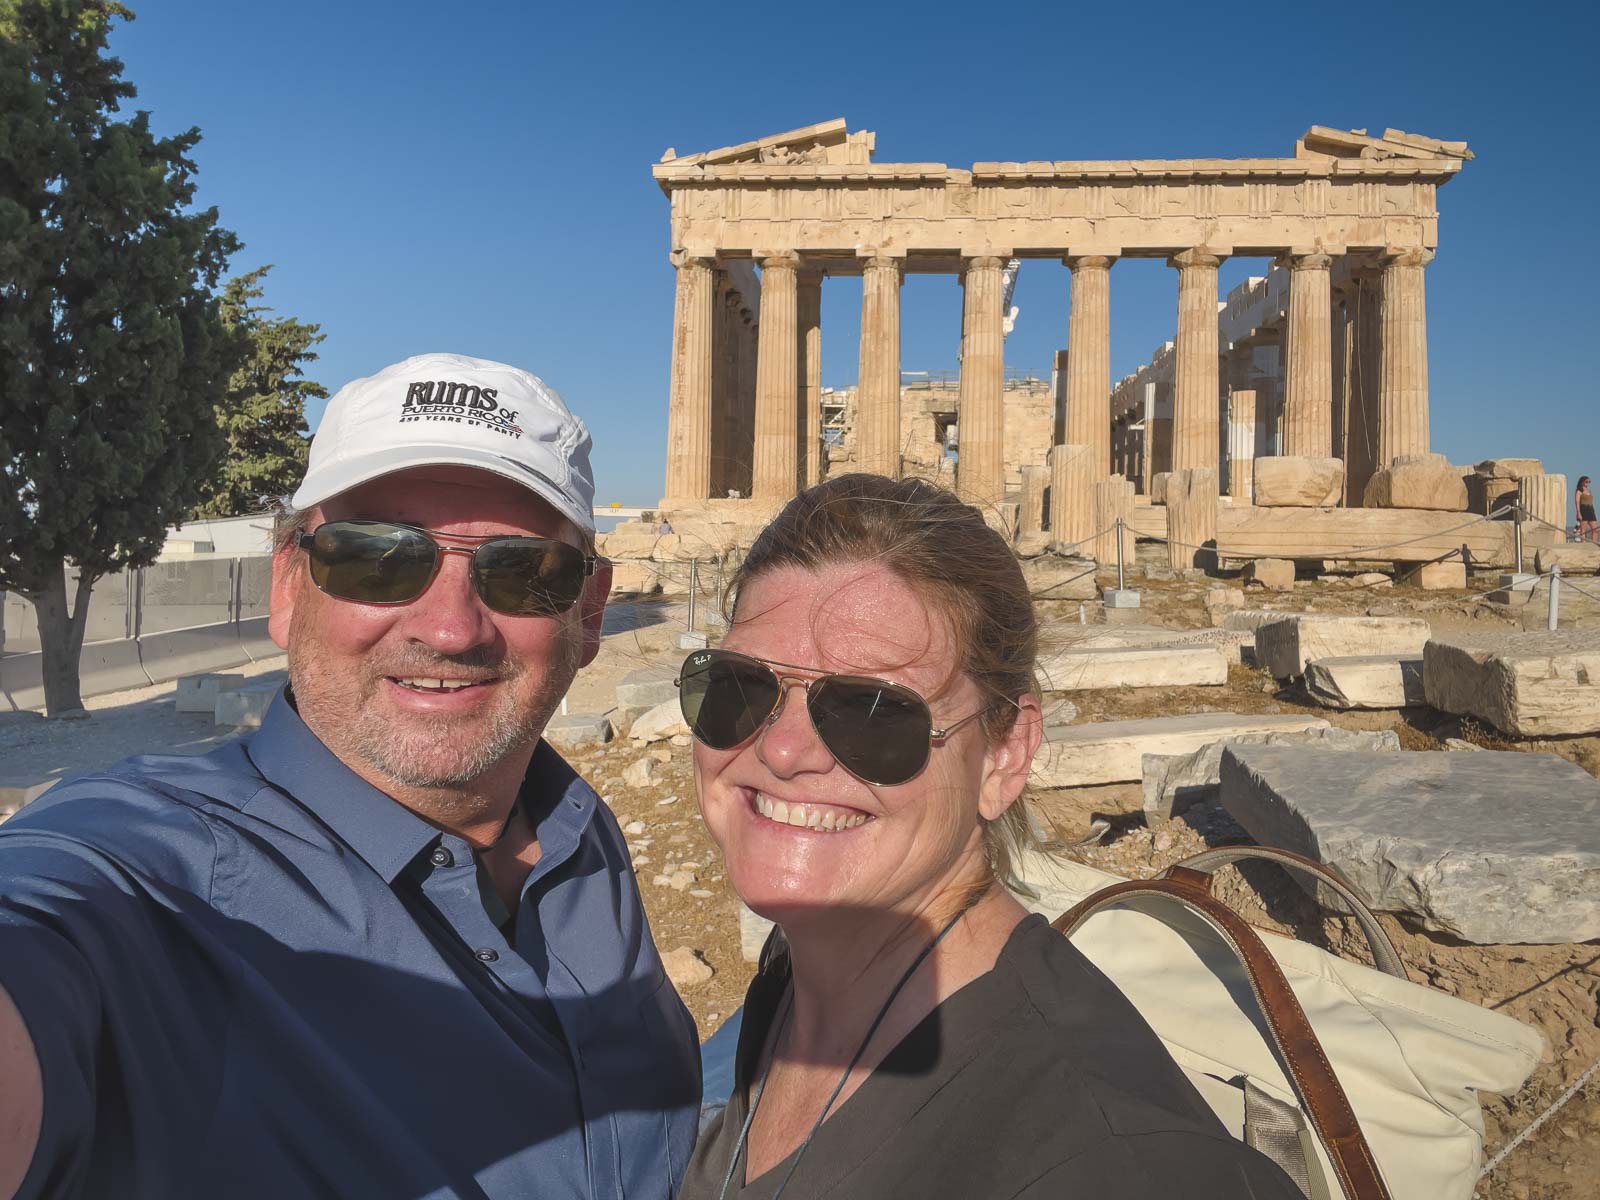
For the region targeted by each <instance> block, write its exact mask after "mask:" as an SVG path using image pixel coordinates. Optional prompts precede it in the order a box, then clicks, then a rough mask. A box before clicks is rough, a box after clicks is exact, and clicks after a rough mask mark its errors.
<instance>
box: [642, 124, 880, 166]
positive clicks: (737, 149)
mask: <svg viewBox="0 0 1600 1200" xmlns="http://www.w3.org/2000/svg"><path fill="white" fill-rule="evenodd" d="M873 142H874V135H873V134H871V133H869V132H867V131H865V130H861V131H858V132H856V133H850V132H849V131H848V130H847V129H846V128H845V121H844V118H843V117H836V118H835V119H833V120H832V121H823V122H822V123H820V124H817V125H805V126H802V127H801V128H799V129H791V130H789V131H788V132H787V133H774V134H769V135H768V136H767V137H764V138H757V139H756V140H755V141H753V142H744V143H742V144H740V145H738V146H724V147H723V148H722V149H720V150H706V151H702V152H701V153H699V154H686V155H683V156H681V157H680V156H679V155H678V153H677V151H675V150H673V149H670V148H669V149H668V150H667V152H666V153H665V154H663V155H662V156H661V162H662V164H663V165H671V166H674V167H723V166H737V165H739V164H742V163H764V164H770V165H776V166H865V165H866V164H868V163H870V162H871V161H872V148H873Z"/></svg>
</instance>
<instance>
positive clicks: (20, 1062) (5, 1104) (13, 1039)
mask: <svg viewBox="0 0 1600 1200" xmlns="http://www.w3.org/2000/svg"><path fill="white" fill-rule="evenodd" d="M43 1115H44V1082H43V1079H42V1077H41V1076H40V1074H39V1056H38V1055H37V1054H36V1053H34V1049H33V1039H32V1038H30V1037H29V1036H28V1028H27V1026H26V1025H24V1024H23V1023H22V1014H21V1013H19V1012H18V1011H17V1006H16V1005H15V1004H13V1003H12V1002H11V996H10V995H9V994H8V993H7V992H6V990H5V988H3V987H0V1200H11V1198H12V1197H13V1196H15V1195H16V1194H17V1189H18V1188H19V1187H21V1186H22V1177H23V1176H24V1175H26V1174H27V1173H28V1164H29V1163H31V1162H32V1161H33V1151H34V1147H35V1146H37V1145H38V1142H39V1122H40V1120H41V1118H42V1117H43Z"/></svg>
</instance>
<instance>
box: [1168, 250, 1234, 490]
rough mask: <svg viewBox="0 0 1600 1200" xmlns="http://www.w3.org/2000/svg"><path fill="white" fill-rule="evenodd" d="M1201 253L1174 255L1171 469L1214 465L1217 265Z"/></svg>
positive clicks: (1189, 251) (1215, 463) (1215, 437)
mask: <svg viewBox="0 0 1600 1200" xmlns="http://www.w3.org/2000/svg"><path fill="white" fill-rule="evenodd" d="M1221 261H1222V260H1221V259H1220V258H1218V257H1217V256H1216V255H1215V254H1211V253H1208V252H1207V251H1205V250H1204V249H1194V250H1185V251H1183V252H1182V253H1181V254H1175V255H1173V256H1172V258H1171V259H1170V260H1169V264H1170V265H1171V266H1174V267H1176V268H1177V269H1178V335H1177V338H1176V347H1175V352H1176V355H1177V363H1176V380H1175V382H1174V388H1173V398H1172V469H1173V470H1174V471H1182V470H1188V469H1191V468H1196V467H1209V468H1211V469H1212V470H1213V471H1214V470H1215V469H1216V466H1217V374H1218V371H1217V265H1218V263H1220V262H1221Z"/></svg>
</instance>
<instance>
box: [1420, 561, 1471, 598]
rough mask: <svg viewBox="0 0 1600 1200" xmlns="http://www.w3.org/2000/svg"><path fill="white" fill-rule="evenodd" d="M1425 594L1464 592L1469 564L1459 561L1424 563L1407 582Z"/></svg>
mask: <svg viewBox="0 0 1600 1200" xmlns="http://www.w3.org/2000/svg"><path fill="white" fill-rule="evenodd" d="M1406 582H1407V583H1413V584H1415V585H1416V586H1417V587H1419V588H1421V589H1422V590H1423V591H1425V592H1445V591H1463V590H1465V588H1466V586H1467V564H1466V563H1464V562H1462V561H1460V560H1459V559H1457V560H1455V561H1453V562H1436V563H1424V564H1423V565H1422V566H1420V567H1418V568H1417V569H1416V570H1415V571H1413V572H1412V573H1411V575H1410V577H1409V578H1408V579H1407V580H1406Z"/></svg>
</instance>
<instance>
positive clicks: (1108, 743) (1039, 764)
mask: <svg viewBox="0 0 1600 1200" xmlns="http://www.w3.org/2000/svg"><path fill="white" fill-rule="evenodd" d="M1327 727H1328V722H1327V721H1325V720H1324V719H1322V718H1321V717H1308V716H1302V715H1299V714H1288V713H1285V714H1265V715H1259V716H1253V715H1252V716H1247V715H1245V714H1242V713H1192V714H1185V715H1184V716H1180V717H1146V718H1143V719H1140V720H1134V721H1092V722H1089V723H1088V724H1085V725H1063V724H1054V723H1047V724H1046V725H1045V730H1044V743H1043V744H1042V745H1041V746H1040V747H1039V753H1038V754H1037V755H1036V756H1035V757H1034V760H1033V775H1032V780H1033V783H1034V785H1035V786H1036V787H1041V788H1058V787H1087V786H1092V785H1094V784H1100V783H1129V782H1132V781H1133V780H1136V779H1139V778H1140V777H1141V776H1142V774H1143V762H1142V760H1143V758H1144V756H1145V755H1146V754H1189V753H1191V752H1193V751H1195V750H1198V749H1200V748H1201V747H1202V746H1209V745H1210V744H1211V743H1212V742H1219V741H1222V740H1223V739H1225V738H1230V737H1237V736H1238V735H1240V734H1245V733H1283V732H1288V731H1295V730H1301V729H1326V728H1327Z"/></svg>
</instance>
